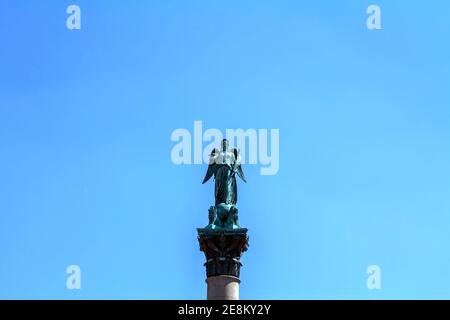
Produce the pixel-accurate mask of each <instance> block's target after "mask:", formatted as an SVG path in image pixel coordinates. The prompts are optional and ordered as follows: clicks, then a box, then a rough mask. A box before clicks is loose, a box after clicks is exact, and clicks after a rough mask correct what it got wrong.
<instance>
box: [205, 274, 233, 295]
mask: <svg viewBox="0 0 450 320" xmlns="http://www.w3.org/2000/svg"><path fill="white" fill-rule="evenodd" d="M240 282H241V280H239V278H236V277H233V276H213V277H209V278H206V283H207V286H208V293H207V299H208V300H239V283H240Z"/></svg>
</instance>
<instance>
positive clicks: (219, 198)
mask: <svg viewBox="0 0 450 320" xmlns="http://www.w3.org/2000/svg"><path fill="white" fill-rule="evenodd" d="M214 180H215V196H216V197H215V198H216V205H218V204H220V203H225V204H232V205H235V204H236V203H237V187H236V176H235V174H234V173H233V171H232V170H231V168H230V166H228V165H219V166H218V168H217V170H216V172H215V175H214Z"/></svg>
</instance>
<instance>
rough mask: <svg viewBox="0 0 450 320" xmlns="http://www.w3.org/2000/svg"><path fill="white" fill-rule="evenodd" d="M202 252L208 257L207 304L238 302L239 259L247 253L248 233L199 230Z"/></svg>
mask: <svg viewBox="0 0 450 320" xmlns="http://www.w3.org/2000/svg"><path fill="white" fill-rule="evenodd" d="M197 232H198V241H199V244H200V250H201V251H203V252H204V254H205V257H206V262H205V267H206V277H207V278H206V283H207V285H208V294H207V298H208V300H237V299H239V283H240V280H239V275H240V270H241V266H242V264H241V262H240V258H241V255H242V253H243V252H244V251H246V250H247V249H248V235H247V229H245V228H238V229H233V230H226V229H222V230H217V229H214V230H212V229H208V228H199V229H197Z"/></svg>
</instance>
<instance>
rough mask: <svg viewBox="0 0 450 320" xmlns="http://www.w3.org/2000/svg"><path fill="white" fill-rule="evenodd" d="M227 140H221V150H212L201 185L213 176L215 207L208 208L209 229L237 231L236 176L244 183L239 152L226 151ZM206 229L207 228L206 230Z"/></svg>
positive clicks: (235, 150) (236, 150)
mask: <svg viewBox="0 0 450 320" xmlns="http://www.w3.org/2000/svg"><path fill="white" fill-rule="evenodd" d="M228 144H229V143H228V140H226V139H223V140H222V150H217V149H215V148H214V149H213V150H212V152H211V156H210V159H209V165H208V171H207V172H206V176H205V179H203V183H205V182H207V181H208V180H209V179H211V177H212V176H214V180H215V188H214V194H215V198H216V202H215V206H214V207H210V208H209V225H208V227H209V228H212V229H218V228H226V229H238V228H240V227H239V224H238V214H237V207H236V203H237V184H236V175H237V176H239V177H240V178H241V179H242V180H243V181H244V182H247V181H246V179H245V175H244V172H243V171H242V167H241V158H240V155H239V150H238V149H235V148H232V149H231V150H229V149H228ZM208 227H207V228H208Z"/></svg>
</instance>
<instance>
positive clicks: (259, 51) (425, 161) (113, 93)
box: [0, 0, 450, 299]
mask: <svg viewBox="0 0 450 320" xmlns="http://www.w3.org/2000/svg"><path fill="white" fill-rule="evenodd" d="M372 3H376V4H378V5H379V6H380V7H381V9H382V27H383V29H382V30H380V31H369V30H368V29H367V28H366V18H367V14H366V8H367V6H368V5H370V4H372ZM70 4H77V5H79V6H80V7H81V10H82V29H81V30H79V31H69V30H67V28H66V18H67V16H68V15H67V14H66V8H67V6H68V5H70ZM449 14H450V3H449V2H448V1H431V2H430V1H391V0H389V1H378V0H377V1H373V2H372V1H370V2H369V1H339V2H338V1H261V0H258V1H245V2H243V1H237V0H233V1H174V0H160V1H143V0H142V1H137V0H136V1H111V0H108V1H106V0H104V1H91V0H89V1H88V0H77V1H72V2H69V1H37V0H35V1H25V0H20V1H18V0H17V1H12V0H10V1H6V0H2V1H1V2H0V41H1V50H0V298H33V299H34V298H39V299H41V298H61V299H72V298H73V299H75V298H107V299H109V298H114V299H116V298H117V299H119V298H124V299H203V298H205V294H206V284H205V282H204V280H205V279H204V278H205V270H204V267H203V263H204V256H203V253H202V252H200V251H199V247H198V243H197V239H196V229H195V228H197V227H203V226H205V225H206V224H207V210H208V207H209V206H210V205H211V204H212V203H213V183H212V182H210V183H208V184H207V185H202V184H201V181H202V179H203V176H204V174H205V171H206V165H191V166H189V165H184V166H183V165H182V166H176V165H174V164H172V162H171V158H170V152H171V149H172V147H173V146H174V143H173V142H172V141H170V135H171V133H172V131H173V130H174V129H177V128H187V129H189V130H191V131H192V128H193V121H194V120H202V121H203V126H204V128H205V129H207V128H219V129H221V130H225V129H226V128H244V129H248V128H267V129H271V128H279V129H280V170H279V173H278V174H277V175H275V176H261V175H260V174H259V168H260V166H259V165H247V166H245V167H244V170H245V173H246V175H247V178H248V183H247V184H243V183H239V186H238V188H239V203H238V206H239V212H240V222H241V225H242V226H244V227H247V228H249V232H250V249H249V251H248V252H246V253H245V254H244V256H243V259H242V262H243V264H244V266H243V268H242V270H241V278H242V284H241V298H243V299H311V298H325V299H345V298H358V299H391V298H406V299H407V298H447V299H450V249H449V247H450V232H449V231H450V196H449V194H450V144H449V141H450V59H449V57H450V44H449V39H450V19H449ZM71 264H77V265H79V266H80V267H81V270H82V289H81V290H79V291H77V290H72V291H71V290H68V289H66V278H67V275H66V272H65V271H66V267H67V266H68V265H71ZM371 264H376V265H379V266H380V267H381V271H382V289H381V290H368V289H367V287H366V279H367V274H366V268H367V266H369V265H371Z"/></svg>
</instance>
